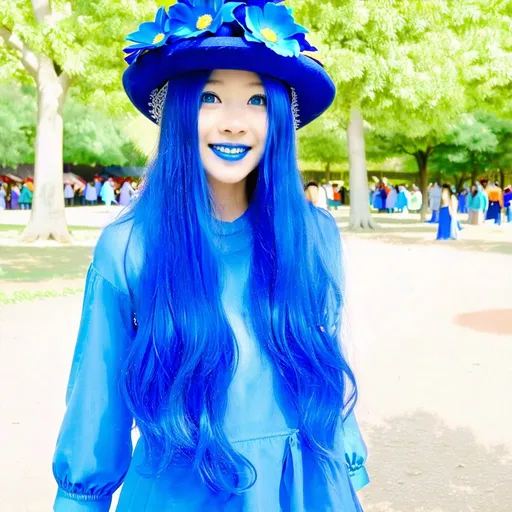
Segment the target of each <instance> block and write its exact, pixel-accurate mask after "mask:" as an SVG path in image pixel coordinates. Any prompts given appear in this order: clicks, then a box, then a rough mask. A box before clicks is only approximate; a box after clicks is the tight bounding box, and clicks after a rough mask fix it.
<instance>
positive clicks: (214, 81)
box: [206, 79, 263, 87]
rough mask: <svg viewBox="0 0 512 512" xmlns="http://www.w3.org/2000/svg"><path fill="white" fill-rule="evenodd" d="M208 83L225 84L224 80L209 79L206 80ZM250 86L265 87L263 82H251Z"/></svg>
mask: <svg viewBox="0 0 512 512" xmlns="http://www.w3.org/2000/svg"><path fill="white" fill-rule="evenodd" d="M206 84H207V85H208V84H211V85H225V83H224V82H223V81H222V80H213V79H212V80H208V82H206ZM247 86H248V87H263V84H262V83H261V82H251V83H249V84H247Z"/></svg>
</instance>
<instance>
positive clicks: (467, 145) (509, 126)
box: [432, 112, 512, 176]
mask: <svg viewBox="0 0 512 512" xmlns="http://www.w3.org/2000/svg"><path fill="white" fill-rule="evenodd" d="M510 167H512V122H511V121H508V120H504V119H500V118H498V117H496V116H495V115H494V114H489V113H487V112H479V113H475V114H466V115H463V116H462V117H461V118H460V121H459V123H458V124H457V125H456V126H455V127H454V128H453V130H452V132H451V133H450V134H449V135H448V136H447V138H446V142H445V143H444V144H441V145H439V146H438V147H437V148H436V150H435V152H434V154H433V155H432V169H435V170H442V171H443V172H445V173H448V174H450V173H451V174H453V173H465V174H467V175H468V176H469V175H471V174H472V173H485V172H486V171H489V170H494V169H500V168H501V169H505V168H510Z"/></svg>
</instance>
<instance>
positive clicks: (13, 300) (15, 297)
mask: <svg viewBox="0 0 512 512" xmlns="http://www.w3.org/2000/svg"><path fill="white" fill-rule="evenodd" d="M83 291H84V289H83V288H64V289H63V290H62V291H60V292H58V291H56V290H44V291H42V290H39V291H37V292H30V291H28V290H18V291H15V292H14V293H12V294H9V295H8V294H7V293H3V292H0V306H3V305H6V304H17V303H19V302H29V301H33V300H37V299H47V298H49V297H64V296H69V295H76V294H77V293H82V292H83Z"/></svg>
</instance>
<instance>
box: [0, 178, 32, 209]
mask: <svg viewBox="0 0 512 512" xmlns="http://www.w3.org/2000/svg"><path fill="white" fill-rule="evenodd" d="M33 197H34V183H33V182H32V181H27V182H25V183H22V184H19V183H18V182H9V183H8V182H4V181H1V180H0V210H30V209H31V208H32V199H33Z"/></svg>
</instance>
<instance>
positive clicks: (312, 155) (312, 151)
mask: <svg viewBox="0 0 512 512" xmlns="http://www.w3.org/2000/svg"><path fill="white" fill-rule="evenodd" d="M298 155H299V160H301V161H303V162H308V164H309V163H322V164H324V165H327V164H329V165H332V164H340V163H343V162H345V161H346V160H347V137H346V133H345V130H343V128H342V127H340V126H339V124H337V123H335V122H332V121H330V120H329V119H328V118H320V119H317V120H316V121H314V122H313V123H311V124H310V125H308V126H306V127H305V128H303V129H302V130H300V131H299V132H298Z"/></svg>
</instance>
